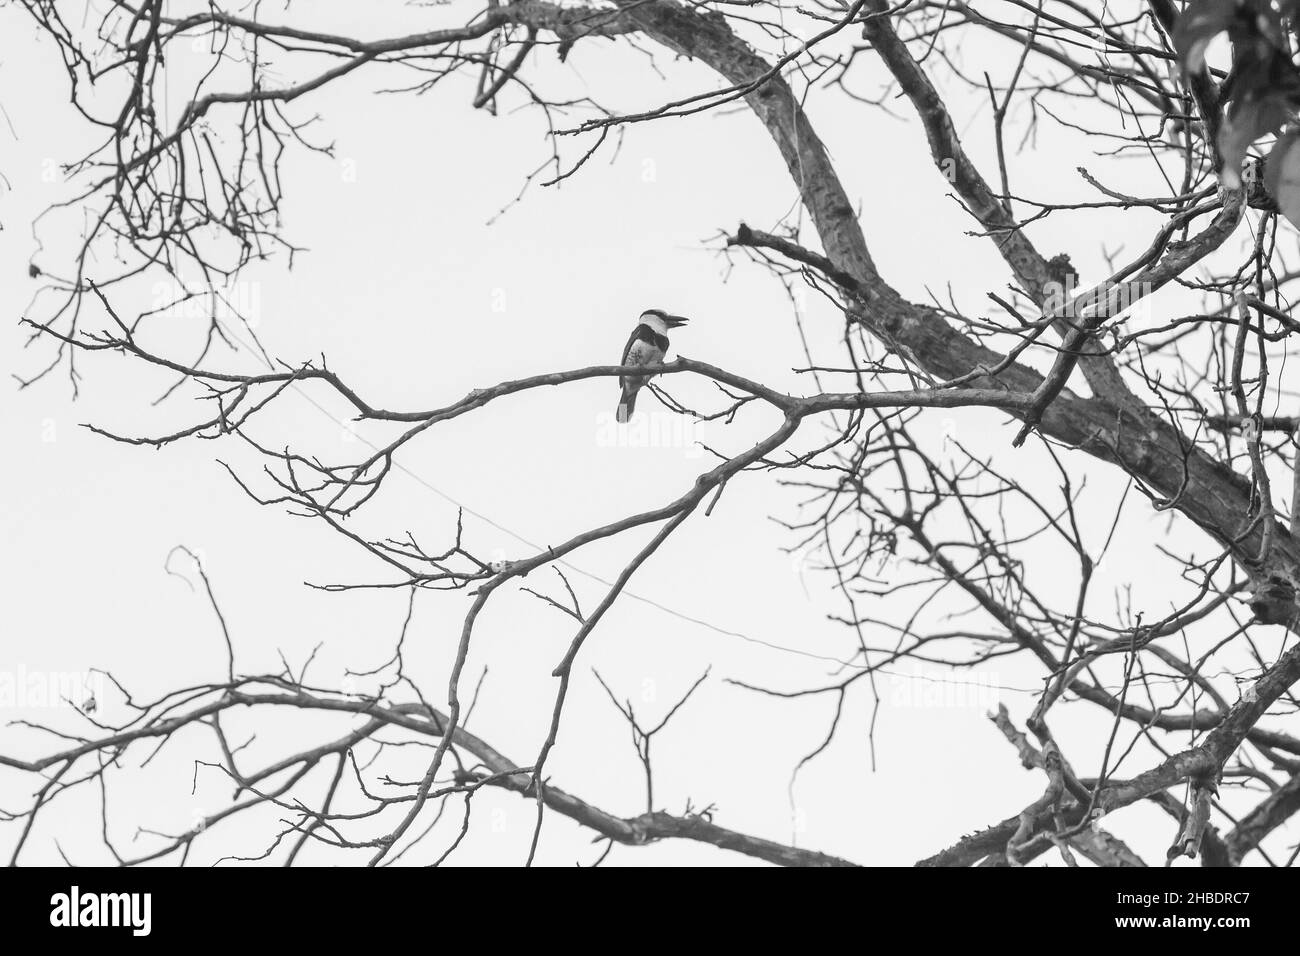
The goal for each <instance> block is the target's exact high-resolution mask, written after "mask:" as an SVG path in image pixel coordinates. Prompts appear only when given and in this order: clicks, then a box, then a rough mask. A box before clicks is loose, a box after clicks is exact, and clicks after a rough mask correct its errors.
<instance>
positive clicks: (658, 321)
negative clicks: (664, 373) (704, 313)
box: [617, 309, 687, 422]
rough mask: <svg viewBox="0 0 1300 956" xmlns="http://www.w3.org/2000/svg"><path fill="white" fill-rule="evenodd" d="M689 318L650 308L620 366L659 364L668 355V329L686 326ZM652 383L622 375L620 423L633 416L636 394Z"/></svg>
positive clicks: (633, 333)
mask: <svg viewBox="0 0 1300 956" xmlns="http://www.w3.org/2000/svg"><path fill="white" fill-rule="evenodd" d="M686 322H687V320H686V319H683V318H682V317H681V316H680V315H669V314H668V313H667V312H665V311H664V310H663V309H647V310H646V311H644V312H642V313H641V318H640V319H639V320H638V321H637V326H636V328H635V329H633V330H632V337H631V338H630V339H628V340H627V346H626V347H625V348H624V349H623V361H621V362H619V363H618V364H619V365H659V364H661V363H662V362H663V360H664V356H665V355H666V354H667V353H668V330H669V329H675V328H677V327H678V326H680V325H685V324H686ZM648 381H650V376H649V375H620V376H619V377H618V384H619V385H620V386H622V388H623V397H622V398H620V399H619V401H618V415H617V418H618V420H619V421H620V422H625V421H627V420H628V419H629V418H631V417H632V410H633V409H634V408H636V393H637V392H638V391H640V389H641V386H643V385H644V384H645V383H646V382H648Z"/></svg>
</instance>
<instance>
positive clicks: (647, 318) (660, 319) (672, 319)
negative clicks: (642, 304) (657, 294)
mask: <svg viewBox="0 0 1300 956" xmlns="http://www.w3.org/2000/svg"><path fill="white" fill-rule="evenodd" d="M641 321H642V322H645V323H646V324H647V325H659V324H662V325H663V327H664V328H665V329H675V328H677V327H678V326H681V325H685V324H686V323H687V322H689V321H690V319H685V318H682V317H681V316H680V315H670V314H669V313H667V312H665V311H664V310H663V309H646V310H645V311H644V312H642V313H641Z"/></svg>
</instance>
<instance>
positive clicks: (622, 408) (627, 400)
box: [614, 386, 636, 422]
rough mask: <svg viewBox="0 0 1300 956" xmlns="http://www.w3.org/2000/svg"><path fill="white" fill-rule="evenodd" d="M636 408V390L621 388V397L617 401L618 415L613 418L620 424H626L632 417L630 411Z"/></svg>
mask: <svg viewBox="0 0 1300 956" xmlns="http://www.w3.org/2000/svg"><path fill="white" fill-rule="evenodd" d="M635 408H636V389H635V388H628V387H627V386H624V387H623V397H622V398H620V399H619V401H618V413H617V414H616V415H615V416H614V417H615V418H617V419H618V421H620V422H626V421H627V420H628V419H629V418H631V417H632V411H633V409H635Z"/></svg>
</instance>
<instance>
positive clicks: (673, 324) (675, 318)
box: [665, 315, 690, 329]
mask: <svg viewBox="0 0 1300 956" xmlns="http://www.w3.org/2000/svg"><path fill="white" fill-rule="evenodd" d="M665 319H666V321H667V323H668V327H669V328H670V329H675V328H677V326H679V325H685V324H686V323H687V322H689V321H690V319H684V318H682V317H681V316H680V315H669V316H665Z"/></svg>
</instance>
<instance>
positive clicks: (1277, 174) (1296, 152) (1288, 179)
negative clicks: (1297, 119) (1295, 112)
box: [1264, 132, 1300, 228]
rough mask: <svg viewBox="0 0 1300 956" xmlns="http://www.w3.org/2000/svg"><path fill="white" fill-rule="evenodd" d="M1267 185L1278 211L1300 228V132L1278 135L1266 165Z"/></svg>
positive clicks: (1265, 182) (1265, 179)
mask: <svg viewBox="0 0 1300 956" xmlns="http://www.w3.org/2000/svg"><path fill="white" fill-rule="evenodd" d="M1264 188H1265V189H1267V190H1268V193H1269V195H1270V196H1272V197H1273V199H1274V200H1275V201H1276V202H1277V205H1278V210H1279V211H1280V212H1281V213H1282V215H1284V216H1286V218H1287V219H1288V220H1289V221H1290V223H1291V225H1293V226H1295V227H1297V228H1300V133H1294V132H1292V133H1287V134H1286V135H1285V136H1281V137H1279V138H1278V141H1277V143H1275V144H1274V146H1273V149H1272V151H1271V152H1270V153H1269V154H1268V162H1267V163H1265V164H1264Z"/></svg>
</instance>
